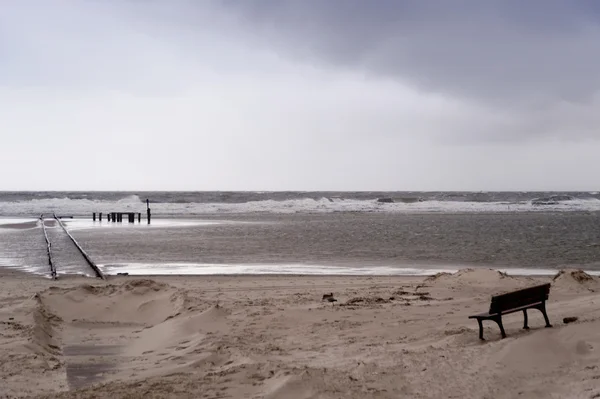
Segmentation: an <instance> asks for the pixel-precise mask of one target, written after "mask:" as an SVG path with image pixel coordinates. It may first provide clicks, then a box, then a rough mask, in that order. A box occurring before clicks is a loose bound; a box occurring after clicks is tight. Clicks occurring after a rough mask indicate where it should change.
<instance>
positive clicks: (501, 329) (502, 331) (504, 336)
mask: <svg viewBox="0 0 600 399" xmlns="http://www.w3.org/2000/svg"><path fill="white" fill-rule="evenodd" d="M492 320H494V321H495V322H496V324H498V327H500V333H501V334H502V338H506V333H505V332H504V326H503V325H502V316H496V317H494V318H493V319H492Z"/></svg>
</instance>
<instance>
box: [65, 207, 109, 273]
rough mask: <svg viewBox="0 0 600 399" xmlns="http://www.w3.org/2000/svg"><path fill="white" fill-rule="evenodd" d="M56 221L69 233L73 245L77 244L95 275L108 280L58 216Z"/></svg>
mask: <svg viewBox="0 0 600 399" xmlns="http://www.w3.org/2000/svg"><path fill="white" fill-rule="evenodd" d="M54 219H56V221H57V222H58V224H59V225H60V227H62V229H63V230H64V231H65V233H67V235H68V236H69V238H70V239H71V241H73V244H75V246H76V247H77V249H78V250H79V252H81V255H82V256H83V258H84V259H85V261H86V262H87V264H88V265H90V267H91V268H92V270H94V273H96V277H98V278H101V279H102V280H106V277H104V274H103V273H102V271H101V270H100V268H99V267H98V266H97V265H96V263H94V261H93V260H92V259H91V258H90V257H89V255H88V254H87V253H86V252H85V251H84V250H83V248H81V245H79V243H78V242H77V240H75V238H73V236H72V235H71V233H69V231H68V230H67V228H66V227H65V225H64V224H62V221H61V220H60V219H59V218H58V216H56V214H54Z"/></svg>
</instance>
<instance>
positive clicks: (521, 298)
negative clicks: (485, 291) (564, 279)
mask: <svg viewBox="0 0 600 399" xmlns="http://www.w3.org/2000/svg"><path fill="white" fill-rule="evenodd" d="M549 294H550V284H544V285H538V286H535V287H530V288H525V289H522V290H519V291H514V292H509V293H507V294H502V295H498V296H493V297H492V303H491V304H490V310H489V312H487V313H481V314H477V315H473V316H469V319H477V322H478V323H479V339H484V338H483V320H492V321H494V322H496V323H497V324H498V327H500V332H501V333H502V338H506V333H505V332H504V327H503V326H502V316H503V315H506V314H510V313H515V312H521V311H522V312H523V317H524V318H525V322H524V324H523V328H524V329H526V330H528V329H529V326H528V325H527V309H537V310H539V311H540V312H542V314H543V315H544V320H546V327H552V325H551V324H550V321H549V320H548V314H547V313H546V301H547V300H548V296H549Z"/></svg>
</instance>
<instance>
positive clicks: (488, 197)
mask: <svg viewBox="0 0 600 399" xmlns="http://www.w3.org/2000/svg"><path fill="white" fill-rule="evenodd" d="M146 199H149V200H150V202H151V208H152V210H153V211H154V212H155V213H156V214H157V215H160V216H162V217H165V216H187V217H190V216H202V215H212V214H239V213H329V212H389V213H391V212H399V213H407V212H442V213H444V212H465V213H466V212H547V211H553V212H563V211H566V212H570V211H600V193H599V192H595V191H594V192H324V191H322V192H299V191H295V192H292V191H286V192H217V191H215V192H135V193H134V192H0V216H13V217H14V216H29V217H31V216H38V215H39V214H40V213H42V212H47V213H52V212H56V213H59V214H63V215H75V216H87V215H90V214H91V213H92V212H109V211H111V210H113V211H117V210H118V211H129V210H131V211H136V212H140V211H141V212H143V211H145V209H146V206H145V200H146ZM378 199H388V200H391V201H393V202H379V201H378Z"/></svg>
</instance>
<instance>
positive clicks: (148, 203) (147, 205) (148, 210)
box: [146, 199, 151, 224]
mask: <svg viewBox="0 0 600 399" xmlns="http://www.w3.org/2000/svg"><path fill="white" fill-rule="evenodd" d="M146 208H147V210H146V213H147V216H148V224H150V217H151V215H150V200H149V199H146Z"/></svg>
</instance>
